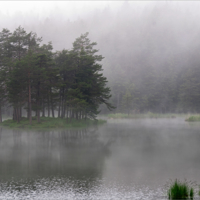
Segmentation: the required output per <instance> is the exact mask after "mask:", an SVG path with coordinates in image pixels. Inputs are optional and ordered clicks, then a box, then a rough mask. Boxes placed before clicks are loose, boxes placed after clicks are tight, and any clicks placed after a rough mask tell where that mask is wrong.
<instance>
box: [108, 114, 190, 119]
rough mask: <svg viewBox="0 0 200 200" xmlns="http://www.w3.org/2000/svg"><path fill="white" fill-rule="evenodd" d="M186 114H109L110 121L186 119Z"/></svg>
mask: <svg viewBox="0 0 200 200" xmlns="http://www.w3.org/2000/svg"><path fill="white" fill-rule="evenodd" d="M185 116H186V114H174V113H166V114H160V113H151V112H148V113H138V114H129V115H128V114H124V113H115V114H108V118H109V119H140V118H155V119H156V118H176V117H185Z"/></svg>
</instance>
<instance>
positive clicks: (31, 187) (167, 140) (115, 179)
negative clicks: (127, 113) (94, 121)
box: [0, 119, 200, 200]
mask: <svg viewBox="0 0 200 200" xmlns="http://www.w3.org/2000/svg"><path fill="white" fill-rule="evenodd" d="M199 130H200V128H199V127H198V126H192V125H191V124H189V123H187V122H185V121H184V119H169V120H166V119H151V120H148V119H140V120H113V121H111V120H110V121H108V123H107V124H105V125H102V126H99V127H91V128H89V129H73V130H59V131H55V130H52V131H35V132H33V131H19V130H14V131H12V130H5V129H0V178H1V180H0V191H1V193H0V199H1V198H3V199H6V198H7V197H8V198H11V199H13V197H15V196H17V199H27V198H30V199H78V200H79V199H134V200H137V199H143V200H147V199H148V200H150V199H152V200H153V199H166V187H165V184H166V183H167V182H168V181H169V179H172V180H174V179H175V178H178V179H182V180H183V179H184V178H186V179H187V180H189V181H196V182H197V183H198V184H199V183H200V173H199V169H200V158H199V152H200V145H199V141H200V134H199V133H200V132H199ZM28 196H29V197H28Z"/></svg>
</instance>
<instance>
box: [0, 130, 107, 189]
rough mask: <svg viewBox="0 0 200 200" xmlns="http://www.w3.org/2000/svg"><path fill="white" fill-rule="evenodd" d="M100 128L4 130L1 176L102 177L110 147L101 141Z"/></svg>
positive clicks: (8, 177)
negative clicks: (34, 130)
mask: <svg viewBox="0 0 200 200" xmlns="http://www.w3.org/2000/svg"><path fill="white" fill-rule="evenodd" d="M97 131H98V129H97V128H95V127H93V128H90V129H74V130H59V131H37V132H32V131H28V132H27V131H20V130H3V131H2V130H1V132H0V135H1V140H0V177H1V178H2V179H5V180H10V179H11V178H12V179H13V178H14V179H16V178H17V179H22V178H25V179H27V178H29V179H31V178H33V179H35V178H36V177H37V178H50V177H55V176H58V177H66V178H70V179H74V180H76V179H78V180H81V179H82V180H84V179H86V178H87V180H96V179H101V178H102V170H103V167H104V162H105V158H106V157H107V156H108V155H109V149H108V145H105V144H103V143H102V142H101V141H99V140H98V135H97ZM89 184H90V183H89V182H88V183H86V184H85V186H86V187H87V185H89Z"/></svg>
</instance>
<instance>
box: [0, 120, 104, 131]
mask: <svg viewBox="0 0 200 200" xmlns="http://www.w3.org/2000/svg"><path fill="white" fill-rule="evenodd" d="M40 121H41V122H40V123H38V122H37V120H36V118H35V117H33V119H32V125H30V124H29V120H28V119H27V118H24V117H23V118H22V120H21V121H20V122H19V123H17V121H13V120H12V119H7V120H4V121H3V122H2V123H1V125H0V126H3V127H8V128H21V129H53V128H56V129H59V128H61V129H62V128H85V127H88V126H90V125H94V124H97V125H99V124H104V123H106V120H102V119H99V120H96V121H95V120H90V119H87V120H85V119H83V120H71V121H68V122H67V120H66V119H61V118H52V117H41V119H40Z"/></svg>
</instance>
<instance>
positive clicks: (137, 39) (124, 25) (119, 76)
mask: <svg viewBox="0 0 200 200" xmlns="http://www.w3.org/2000/svg"><path fill="white" fill-rule="evenodd" d="M199 5H200V4H199V3H198V2H192V3H189V2H169V1H166V2H165V1H164V2H152V4H151V3H149V4H148V5H147V6H144V7H142V8H140V9H138V7H137V6H135V7H134V4H130V3H129V2H128V1H126V2H124V3H123V4H122V7H121V8H119V10H118V11H113V10H112V9H111V8H110V7H106V8H105V9H104V10H95V11H94V12H93V13H89V14H88V15H87V16H84V17H81V16H80V18H79V19H77V20H74V21H71V20H69V19H66V18H65V17H64V16H63V15H59V14H58V15H56V14H55V13H52V15H50V16H49V17H48V18H46V19H43V20H41V19H39V18H37V17H32V18H28V17H27V18H25V16H23V15H18V16H17V17H16V16H15V24H12V27H11V26H10V27H11V29H12V28H14V27H15V25H16V24H17V25H22V26H23V27H24V28H25V29H26V30H27V31H34V32H36V33H37V34H38V35H39V36H42V37H43V41H44V42H46V43H47V41H52V44H53V45H54V49H56V50H58V51H61V50H62V49H63V48H65V49H69V48H70V45H71V44H72V41H74V39H75V38H77V37H78V36H80V34H81V33H85V32H89V34H90V38H91V40H93V41H97V42H98V45H97V48H98V49H100V50H99V52H100V54H101V55H102V56H103V57H105V58H104V59H103V60H102V62H101V63H102V68H103V69H104V71H103V75H104V76H105V77H106V78H107V80H108V83H106V84H107V86H106V87H109V88H110V89H111V94H112V97H111V98H110V101H109V103H111V104H112V105H114V106H116V109H115V110H114V112H125V113H142V112H149V111H150V112H156V113H168V112H171V113H174V112H177V113H182V112H184V113H185V112H200V78H199V77H200V39H199V35H200V23H199V21H198V19H199V17H200V12H199V9H200V7H199ZM1 21H2V17H1ZM22 21H23V23H22ZM10 22H11V18H10ZM6 23H7V24H9V19H7V22H6ZM47 47H48V45H47V46H46V48H47ZM100 108H101V110H102V112H101V113H107V112H108V109H106V107H104V106H101V107H100Z"/></svg>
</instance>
